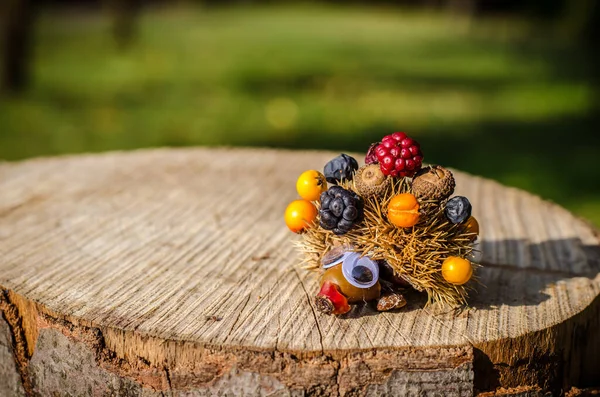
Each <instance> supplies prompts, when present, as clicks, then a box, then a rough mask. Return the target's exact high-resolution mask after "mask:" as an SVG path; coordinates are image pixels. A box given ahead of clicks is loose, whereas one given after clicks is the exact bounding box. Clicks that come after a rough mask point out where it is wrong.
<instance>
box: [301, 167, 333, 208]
mask: <svg viewBox="0 0 600 397" xmlns="http://www.w3.org/2000/svg"><path fill="white" fill-rule="evenodd" d="M296 190H297V191H298V194H299V195H300V197H302V198H303V199H304V200H308V201H316V200H318V199H319V197H320V196H321V193H323V192H324V191H325V190H327V181H326V180H325V176H324V175H323V174H321V173H320V172H319V171H315V170H309V171H305V172H303V173H302V174H301V175H300V177H299V178H298V180H297V181H296Z"/></svg>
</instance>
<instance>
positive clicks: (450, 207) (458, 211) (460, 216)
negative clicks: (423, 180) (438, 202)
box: [446, 196, 471, 224]
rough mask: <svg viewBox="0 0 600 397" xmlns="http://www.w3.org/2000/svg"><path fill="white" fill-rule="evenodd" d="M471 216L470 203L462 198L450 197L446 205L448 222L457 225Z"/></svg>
mask: <svg viewBox="0 0 600 397" xmlns="http://www.w3.org/2000/svg"><path fill="white" fill-rule="evenodd" d="M470 216H471V203H470V202H469V199H468V198H466V197H464V196H456V197H452V198H451V199H450V200H448V202H447V203H446V218H448V219H449V220H450V222H452V223H454V224H457V223H463V222H464V221H466V220H467V219H469V217H470Z"/></svg>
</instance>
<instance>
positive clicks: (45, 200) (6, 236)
mask: <svg viewBox="0 0 600 397" xmlns="http://www.w3.org/2000/svg"><path fill="white" fill-rule="evenodd" d="M333 155H334V154H332V153H325V152H295V151H276V150H264V149H177V150H168V149H159V150H142V151H135V152H130V153H106V154H99V155H84V156H67V157H59V158H45V159H34V160H30V161H25V162H21V163H4V164H2V165H0V191H1V192H2V194H1V195H0V250H1V253H2V256H1V261H0V288H1V292H2V294H1V296H0V309H1V310H2V319H0V372H1V376H0V395H6V396H21V395H43V396H50V395H70V396H80V395H81V396H85V395H94V396H103V395H118V396H138V395H142V396H159V395H167V396H203V395H213V394H218V395H242V394H243V395H249V396H259V395H261V396H263V395H269V396H301V395H305V394H308V395H342V396H349V395H352V396H354V395H373V396H376V395H390V396H394V395H448V396H450V395H461V396H462V395H465V396H468V395H473V394H481V395H486V393H490V394H491V393H492V392H496V393H497V394H498V395H531V396H534V395H544V393H546V392H553V393H556V394H558V393H561V392H563V393H564V392H565V391H568V390H569V389H570V388H571V387H572V386H577V387H588V386H593V385H594V384H598V382H600V380H599V379H600V332H599V326H600V324H599V322H600V320H599V318H600V316H599V312H600V301H599V298H598V293H599V291H600V248H599V241H598V234H597V232H596V231H595V229H594V228H592V227H590V226H589V225H588V224H586V223H585V222H584V221H581V220H579V219H577V218H576V217H574V216H573V215H571V214H570V213H569V212H567V211H566V210H564V209H562V208H560V207H558V206H556V205H553V204H550V203H548V202H545V201H542V200H541V199H539V198H537V197H534V196H532V195H530V194H528V193H525V192H523V191H520V190H517V189H512V188H507V187H503V186H501V185H499V184H498V183H495V182H492V181H489V180H485V179H482V178H478V177H473V176H469V175H466V174H464V173H460V172H456V179H457V186H458V189H457V194H463V195H465V196H468V197H469V198H470V199H471V202H472V203H473V206H474V215H475V216H476V217H477V218H478V219H479V221H480V224H481V227H482V230H481V237H482V241H483V249H484V267H483V268H482V269H481V270H480V271H479V272H478V276H479V278H480V281H481V283H482V284H483V286H478V287H477V292H476V293H473V294H472V295H471V297H470V307H469V308H468V309H466V310H463V311H453V310H449V309H447V308H441V307H437V306H432V307H427V308H424V298H423V297H422V296H421V295H419V294H418V293H415V294H413V295H411V294H409V295H408V297H407V299H408V301H409V304H408V306H407V307H405V308H404V309H402V310H400V311H397V312H390V313H376V312H374V311H373V309H372V308H370V307H369V306H368V305H362V306H359V307H357V308H355V309H353V311H351V312H350V313H349V314H348V315H345V316H341V317H335V316H325V315H322V314H320V313H319V312H317V311H316V310H315V307H314V302H313V297H314V295H315V294H316V292H317V281H318V280H317V278H316V276H315V274H311V273H309V272H305V271H303V270H302V269H300V268H299V267H298V264H299V262H300V257H299V255H298V254H297V253H296V251H295V249H294V247H293V244H292V242H293V241H294V240H295V239H297V238H298V237H297V236H295V235H293V234H292V233H290V232H289V231H288V230H287V228H286V227H285V224H284V222H283V212H284V209H285V207H286V205H287V204H288V202H289V201H291V200H293V199H295V198H296V197H297V196H296V192H295V180H296V178H297V176H298V175H299V174H300V173H301V172H302V171H303V170H306V169H312V168H317V169H318V168H320V167H322V165H323V164H325V162H326V161H328V160H329V159H330V158H331V157H332V156H333Z"/></svg>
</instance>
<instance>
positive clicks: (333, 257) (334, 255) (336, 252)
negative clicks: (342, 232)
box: [321, 247, 352, 269]
mask: <svg viewBox="0 0 600 397" xmlns="http://www.w3.org/2000/svg"><path fill="white" fill-rule="evenodd" d="M350 254H352V252H348V251H346V249H345V247H338V248H333V249H332V250H331V251H329V252H328V253H326V254H325V255H323V259H321V265H323V269H329V268H330V267H334V266H335V265H339V264H340V263H342V262H343V261H344V259H345V258H346V257H347V256H348V255H350Z"/></svg>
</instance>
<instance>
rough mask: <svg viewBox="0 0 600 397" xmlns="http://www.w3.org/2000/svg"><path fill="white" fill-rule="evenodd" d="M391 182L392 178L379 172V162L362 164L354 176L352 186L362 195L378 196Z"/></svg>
mask: <svg viewBox="0 0 600 397" xmlns="http://www.w3.org/2000/svg"><path fill="white" fill-rule="evenodd" d="M391 183H392V180H391V179H390V178H389V177H387V176H385V175H383V172H381V168H380V167H379V164H369V165H365V166H362V167H361V168H360V169H359V170H358V172H357V173H356V175H355V176H354V186H356V190H357V191H358V194H360V195H361V196H363V197H372V196H380V195H382V194H383V193H385V191H386V190H387V189H388V187H389V186H390V185H391Z"/></svg>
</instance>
